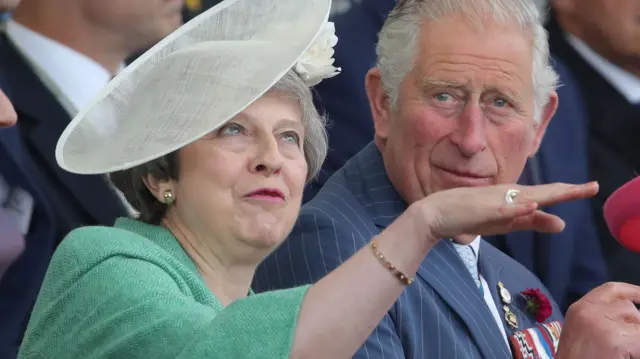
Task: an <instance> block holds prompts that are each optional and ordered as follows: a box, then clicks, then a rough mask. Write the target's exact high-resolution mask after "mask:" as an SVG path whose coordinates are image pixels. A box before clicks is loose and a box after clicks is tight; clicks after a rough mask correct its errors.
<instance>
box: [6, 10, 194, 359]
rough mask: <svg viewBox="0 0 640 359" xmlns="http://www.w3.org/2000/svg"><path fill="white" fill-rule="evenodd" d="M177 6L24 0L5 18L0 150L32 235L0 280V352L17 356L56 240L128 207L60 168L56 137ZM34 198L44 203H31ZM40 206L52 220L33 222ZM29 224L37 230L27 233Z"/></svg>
mask: <svg viewBox="0 0 640 359" xmlns="http://www.w3.org/2000/svg"><path fill="white" fill-rule="evenodd" d="M150 5H152V6H150ZM182 5H183V4H182V2H181V1H173V0H172V1H168V0H154V1H148V0H136V1H130V0H116V1H104V0H72V1H69V0H25V1H22V2H21V3H20V4H19V5H18V7H17V8H16V9H15V11H14V12H13V13H12V18H11V19H9V20H8V21H7V24H6V32H5V33H4V34H2V35H1V36H0V68H2V69H4V78H5V81H4V82H5V85H6V86H7V87H8V88H9V90H10V95H11V101H12V102H13V106H14V108H15V111H16V113H17V119H18V125H17V126H16V127H17V128H13V129H11V132H12V134H9V133H4V134H3V136H4V137H6V136H10V137H11V138H10V139H4V142H5V147H6V152H7V153H9V156H10V158H12V162H14V163H15V164H16V166H18V165H19V166H20V167H21V168H23V169H24V171H25V173H27V174H28V182H27V181H24V180H18V182H17V183H16V182H15V181H16V180H17V179H15V178H7V179H6V180H7V182H13V183H16V187H17V188H19V190H13V191H12V192H10V194H13V195H12V196H11V197H10V198H17V199H13V202H14V203H16V202H17V203H20V205H19V207H21V209H23V210H24V211H23V212H22V213H28V214H29V216H27V215H26V214H24V215H23V216H22V217H21V218H20V221H19V223H18V224H19V226H20V227H21V230H22V231H23V232H25V233H27V232H28V234H29V235H28V236H27V238H26V249H25V251H24V253H23V255H22V256H21V257H20V258H18V259H17V260H16V261H15V262H14V263H13V265H12V266H11V268H9V269H8V271H7V272H6V273H5V274H4V276H3V278H2V281H1V282H0V318H2V320H0V357H1V358H3V359H4V358H13V357H15V355H16V352H17V348H18V346H19V344H20V342H21V338H22V335H23V332H24V329H25V327H26V323H27V320H28V318H29V315H30V312H31V309H32V307H33V304H34V301H35V298H36V295H37V293H38V290H39V288H40V286H41V283H42V278H43V276H44V273H45V271H46V268H47V265H48V263H49V261H50V258H51V255H52V252H53V250H54V249H55V247H56V245H57V244H58V242H59V241H61V240H62V238H63V237H64V236H65V235H66V234H67V233H68V232H69V231H70V230H72V229H74V228H76V227H78V226H81V225H87V224H103V225H111V224H113V223H114V221H115V219H116V218H117V217H118V216H121V215H125V214H127V213H129V212H128V210H127V206H126V203H125V202H124V201H123V200H122V199H121V197H120V195H119V193H117V191H116V190H115V189H113V188H112V186H111V185H110V184H109V183H108V182H107V181H106V180H105V179H104V178H103V177H102V176H76V175H72V174H70V173H67V172H65V171H63V170H61V169H60V168H59V167H58V165H57V163H56V160H55V156H54V153H55V144H56V142H57V140H58V138H59V136H60V134H61V133H62V131H63V129H64V128H65V127H66V126H67V125H68V124H69V121H70V120H71V118H72V117H73V116H75V114H76V113H77V112H78V111H80V110H81V109H82V108H83V107H84V106H86V105H87V104H88V102H89V101H90V100H91V98H92V97H93V96H95V95H96V94H97V93H98V92H99V91H100V90H101V89H102V88H103V87H104V86H105V85H106V84H107V83H108V81H109V80H110V79H111V78H112V77H113V76H114V75H115V74H116V73H117V72H118V71H119V70H120V69H121V68H122V66H123V61H124V60H125V58H126V57H127V56H128V55H129V54H131V53H132V52H134V51H136V50H138V49H142V48H145V47H147V46H149V45H151V44H153V43H155V42H157V41H158V40H160V39H162V38H163V37H164V36H166V35H167V34H168V33H170V32H171V31H173V30H174V29H176V28H177V27H178V26H179V25H180V24H181V22H182V20H181V13H180V11H181V8H182ZM6 143H9V144H8V145H7V144H6ZM18 150H19V151H18ZM18 152H19V153H18ZM9 163H11V162H8V161H2V164H0V166H4V165H5V164H9ZM3 173H4V170H3ZM27 187H29V188H31V187H35V188H34V189H33V190H28V189H27ZM14 193H15V194H14ZM25 193H26V194H25ZM34 198H37V199H40V200H41V201H40V202H42V203H43V205H42V206H39V207H38V206H35V207H34V205H33V203H37V202H38V201H37V200H34ZM23 207H24V208H23ZM34 208H35V210H34ZM39 210H40V212H43V213H48V214H49V215H51V216H52V217H53V218H50V217H49V216H42V217H43V218H46V220H44V219H43V220H40V219H38V220H37V221H36V218H40V216H36V214H37V212H38V211H39ZM34 231H37V232H38V234H33V235H31V233H32V232H34Z"/></svg>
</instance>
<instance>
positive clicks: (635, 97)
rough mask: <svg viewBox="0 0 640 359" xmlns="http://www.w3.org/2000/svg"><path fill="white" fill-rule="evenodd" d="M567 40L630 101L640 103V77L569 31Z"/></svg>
mask: <svg viewBox="0 0 640 359" xmlns="http://www.w3.org/2000/svg"><path fill="white" fill-rule="evenodd" d="M566 38H567V41H568V42H569V44H571V46H572V47H573V48H574V49H575V50H576V51H577V52H578V53H579V54H580V55H581V56H582V57H583V58H584V60H585V61H587V62H588V63H589V64H590V65H591V66H593V68H594V69H595V70H596V71H598V72H599V73H600V75H602V76H603V77H604V78H605V79H607V81H609V83H610V84H611V85H612V86H613V87H615V88H616V90H618V92H620V93H621V94H622V95H623V96H624V97H625V98H626V99H627V100H628V101H629V102H630V103H632V104H637V103H640V78H639V77H637V76H635V75H634V74H632V73H629V72H627V71H625V70H623V69H621V68H620V67H618V66H617V65H614V64H613V63H611V62H610V61H608V60H607V59H605V58H603V57H602V56H600V55H599V54H598V53H597V52H595V51H594V50H593V49H592V48H591V47H589V45H587V44H586V43H585V42H584V41H582V40H580V39H579V38H577V37H576V36H573V35H571V34H569V33H567V34H566Z"/></svg>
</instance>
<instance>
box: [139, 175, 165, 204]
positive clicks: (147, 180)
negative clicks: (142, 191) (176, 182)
mask: <svg viewBox="0 0 640 359" xmlns="http://www.w3.org/2000/svg"><path fill="white" fill-rule="evenodd" d="M142 182H143V183H144V185H145V186H146V187H147V189H148V190H149V192H151V194H152V195H153V196H154V197H155V198H156V199H157V200H158V202H162V203H164V202H165V192H166V191H171V190H172V188H171V182H172V181H168V180H159V179H157V178H156V177H154V176H152V175H151V174H147V175H146V176H144V177H143V178H142Z"/></svg>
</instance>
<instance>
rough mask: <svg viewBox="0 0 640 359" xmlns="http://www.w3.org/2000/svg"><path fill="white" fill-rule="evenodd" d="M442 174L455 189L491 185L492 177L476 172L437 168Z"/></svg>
mask: <svg viewBox="0 0 640 359" xmlns="http://www.w3.org/2000/svg"><path fill="white" fill-rule="evenodd" d="M435 167H436V169H437V170H438V171H439V172H440V173H441V177H442V178H443V179H444V180H445V181H446V182H448V183H449V184H451V185H453V186H455V187H460V186H464V187H476V186H486V185H487V184H489V179H490V176H485V175H481V174H478V173H475V172H469V171H463V170H452V169H447V168H442V167H438V166H435Z"/></svg>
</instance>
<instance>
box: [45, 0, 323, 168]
mask: <svg viewBox="0 0 640 359" xmlns="http://www.w3.org/2000/svg"><path fill="white" fill-rule="evenodd" d="M330 7H331V1H330V0H302V1H301V0H260V1H255V0H225V1H223V2H221V3H220V4H218V5H216V6H215V7H213V8H212V9H210V10H208V11H206V12H204V13H203V14H201V15H199V16H198V17H196V18H194V19H192V20H191V21H189V22H188V23H186V24H185V25H183V26H182V27H180V28H179V29H178V30H176V31H175V32H173V33H172V34H170V35H169V36H168V37H166V38H165V39H163V40H162V41H160V42H159V43H158V44H157V45H155V46H154V47H153V48H151V49H150V50H149V51H147V52H146V53H144V54H143V55H142V56H140V57H139V58H138V59H137V60H136V61H134V62H133V63H132V64H131V65H129V66H127V68H125V69H124V70H123V71H122V72H121V73H120V74H119V75H118V76H116V78H114V79H113V80H112V81H111V82H110V83H109V84H107V86H106V87H105V88H104V89H103V90H102V91H101V92H100V93H99V94H98V95H97V96H96V97H95V99H94V100H93V101H92V102H91V104H89V105H88V106H87V107H85V108H83V109H82V110H81V111H80V112H79V113H78V115H77V116H76V117H75V118H74V119H73V120H72V121H71V123H70V124H69V125H68V126H67V128H66V129H65V131H64V132H63V133H62V135H61V137H60V139H59V141H58V144H57V146H56V159H57V161H58V164H59V165H60V167H62V168H63V169H65V170H66V171H69V172H72V173H77V174H103V173H111V172H116V171H121V170H125V169H129V168H132V167H135V166H138V165H141V164H144V163H147V162H149V161H152V160H154V159H157V158H159V157H161V156H163V155H166V154H169V153H171V152H174V151H176V150H178V149H180V148H182V147H184V146H186V145H188V144H189V143H192V142H193V141H195V140H197V139H199V138H201V137H202V136H204V135H206V134H207V133H209V132H211V131H213V130H215V129H217V128H219V127H220V126H222V125H224V124H225V123H226V122H227V121H229V120H230V119H231V118H233V117H234V116H236V115H237V114H239V113H240V112H242V111H243V110H244V109H245V108H246V107H248V106H249V105H251V104H252V103H253V102H255V101H256V100H257V99H258V98H260V97H261V96H262V95H264V94H265V93H266V92H267V91H268V90H269V89H271V88H272V87H273V85H275V84H276V83H277V82H278V81H279V80H280V79H281V78H282V77H283V76H284V75H285V74H286V73H287V72H288V71H289V70H290V69H291V68H292V67H293V66H294V65H295V63H296V62H297V61H298V60H299V59H300V57H301V56H302V55H303V54H304V53H305V52H306V50H308V49H309V47H310V46H311V44H312V43H313V41H314V40H315V39H316V38H317V37H318V35H319V33H320V31H321V30H322V28H323V26H324V24H325V23H326V22H327V20H328V16H329V10H330ZM238 24H243V25H241V26H238Z"/></svg>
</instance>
